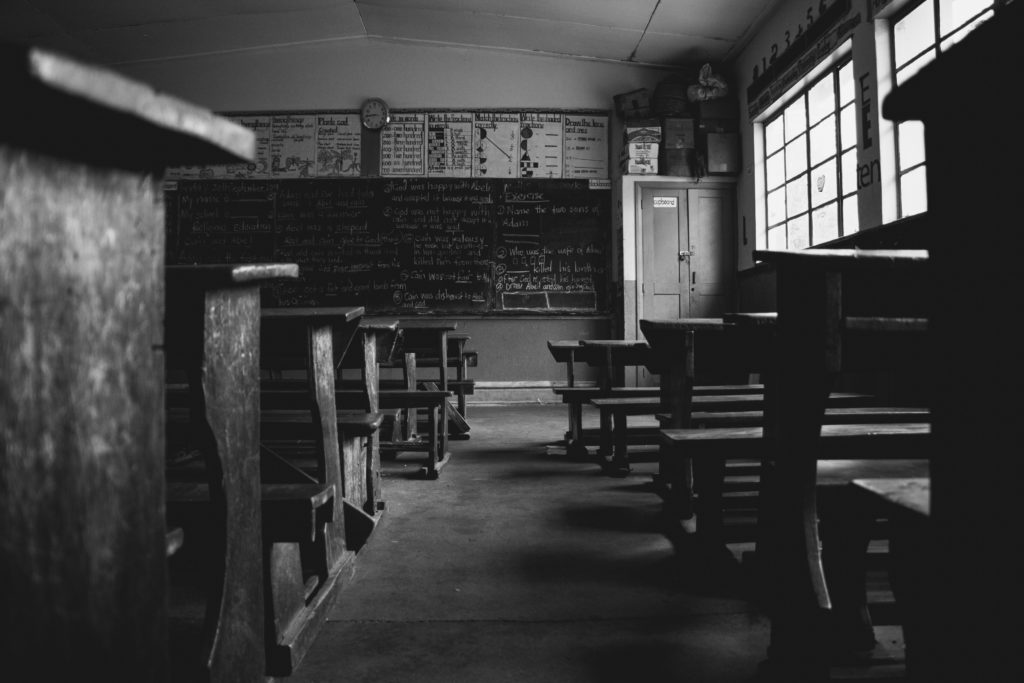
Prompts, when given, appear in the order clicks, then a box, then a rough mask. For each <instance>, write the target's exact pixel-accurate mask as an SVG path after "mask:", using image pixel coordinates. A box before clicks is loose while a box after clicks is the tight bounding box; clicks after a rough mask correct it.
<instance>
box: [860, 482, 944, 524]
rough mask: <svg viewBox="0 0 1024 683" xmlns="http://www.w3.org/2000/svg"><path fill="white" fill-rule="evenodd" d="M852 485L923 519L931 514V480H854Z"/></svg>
mask: <svg viewBox="0 0 1024 683" xmlns="http://www.w3.org/2000/svg"><path fill="white" fill-rule="evenodd" d="M853 485H854V486H857V487H859V488H862V489H864V490H865V491H868V492H870V493H873V494H874V495H876V496H878V497H879V498H881V499H882V500H884V501H886V502H887V503H890V504H892V505H895V506H897V507H899V508H901V509H904V510H908V511H910V512H912V513H915V514H918V515H923V516H925V517H927V516H928V515H929V514H931V495H930V493H931V480H930V479H929V478H927V477H908V478H884V479H854V480H853Z"/></svg>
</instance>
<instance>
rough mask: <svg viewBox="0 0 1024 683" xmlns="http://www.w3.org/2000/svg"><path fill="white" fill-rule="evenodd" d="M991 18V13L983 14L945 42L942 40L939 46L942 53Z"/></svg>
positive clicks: (940, 19)
mask: <svg viewBox="0 0 1024 683" xmlns="http://www.w3.org/2000/svg"><path fill="white" fill-rule="evenodd" d="M992 16H993V14H992V12H986V13H985V14H983V15H981V16H980V17H978V18H977V19H976V20H975V21H972V22H971V23H970V24H968V25H967V26H965V27H963V28H962V29H960V30H959V31H957V32H956V33H954V34H953V35H951V36H950V37H948V38H946V39H945V40H943V41H942V43H941V45H940V46H941V48H942V51H943V52H945V51H946V50H948V49H949V48H951V47H953V46H954V45H956V44H957V43H959V42H960V41H961V40H963V39H964V38H966V37H967V34H968V33H970V32H971V31H973V30H974V29H976V28H978V27H979V26H981V25H982V24H984V23H985V21H986V20H988V19H990V18H992ZM939 21H942V17H939Z"/></svg>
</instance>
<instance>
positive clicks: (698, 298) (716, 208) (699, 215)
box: [687, 188, 736, 318]
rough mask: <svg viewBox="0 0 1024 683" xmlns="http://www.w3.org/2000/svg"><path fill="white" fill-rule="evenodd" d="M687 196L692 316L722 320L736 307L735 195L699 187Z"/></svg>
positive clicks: (718, 189)
mask: <svg viewBox="0 0 1024 683" xmlns="http://www.w3.org/2000/svg"><path fill="white" fill-rule="evenodd" d="M687 193H688V195H689V197H688V201H687V204H688V205H689V236H690V247H689V251H690V257H689V262H690V266H689V273H688V277H689V278H690V280H689V305H688V310H689V317H691V318H713V317H718V316H721V315H722V314H723V313H727V312H729V310H730V309H731V308H732V290H733V287H732V282H733V272H734V271H735V264H736V253H735V249H734V248H733V244H734V236H735V233H736V231H735V229H734V226H733V219H732V216H733V212H734V210H735V209H734V206H733V204H734V201H735V200H734V197H735V193H734V192H733V190H731V189H724V188H696V189H691V190H688V191H687Z"/></svg>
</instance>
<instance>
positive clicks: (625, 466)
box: [601, 410, 629, 477]
mask: <svg viewBox="0 0 1024 683" xmlns="http://www.w3.org/2000/svg"><path fill="white" fill-rule="evenodd" d="M611 417H612V423H613V432H612V447H611V449H610V450H611V454H612V457H611V460H609V461H608V462H607V463H603V464H604V469H605V473H606V474H609V475H611V476H613V477H624V476H626V475H627V474H629V451H628V445H627V439H626V436H627V432H626V411H624V410H615V411H613V412H612V415H611ZM601 436H602V443H603V442H604V433H603V432H602V434H601Z"/></svg>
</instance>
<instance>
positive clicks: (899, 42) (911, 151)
mask: <svg viewBox="0 0 1024 683" xmlns="http://www.w3.org/2000/svg"><path fill="white" fill-rule="evenodd" d="M994 4H995V3H994V2H993V0H937V1H936V0H924V1H923V2H920V3H918V4H916V5H914V6H913V7H912V8H911V9H910V10H908V11H907V12H904V13H903V15H902V16H901V17H900V18H898V19H897V20H896V21H894V22H893V23H892V25H891V29H890V35H891V38H892V55H893V64H892V67H893V72H894V73H895V74H896V78H895V83H896V85H897V86H899V85H900V84H902V83H905V82H907V80H909V79H910V78H911V77H913V76H914V74H916V73H917V72H918V71H920V70H921V69H922V68H923V67H924V66H925V65H927V64H928V63H929V62H931V61H932V60H934V59H935V58H936V57H937V56H938V55H939V54H941V53H942V52H943V51H945V50H948V49H949V48H950V47H952V46H953V45H955V44H956V43H957V42H958V41H960V40H963V38H964V37H965V36H966V35H967V34H968V33H970V32H971V31H972V30H974V29H975V28H976V27H977V26H979V25H980V24H982V23H983V22H984V21H986V20H987V19H989V18H990V17H992V16H993V5H994ZM895 128H896V150H897V161H896V166H897V170H898V175H897V197H898V199H899V216H900V218H904V217H906V216H913V215H914V214H918V213H922V212H924V211H926V210H927V209H928V198H927V194H928V193H927V185H926V183H925V166H924V164H925V154H924V126H923V125H922V124H921V123H920V122H918V121H906V122H901V123H897V124H896V126H895Z"/></svg>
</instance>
